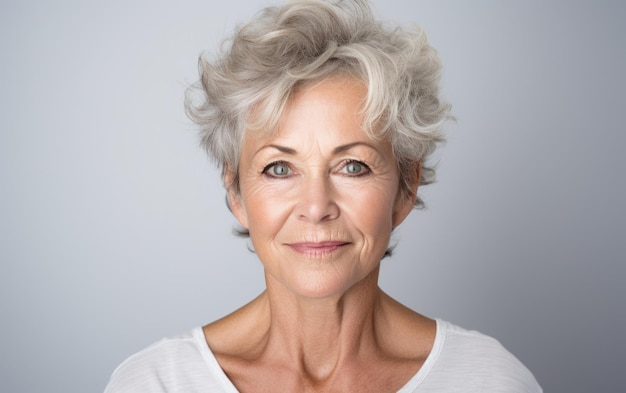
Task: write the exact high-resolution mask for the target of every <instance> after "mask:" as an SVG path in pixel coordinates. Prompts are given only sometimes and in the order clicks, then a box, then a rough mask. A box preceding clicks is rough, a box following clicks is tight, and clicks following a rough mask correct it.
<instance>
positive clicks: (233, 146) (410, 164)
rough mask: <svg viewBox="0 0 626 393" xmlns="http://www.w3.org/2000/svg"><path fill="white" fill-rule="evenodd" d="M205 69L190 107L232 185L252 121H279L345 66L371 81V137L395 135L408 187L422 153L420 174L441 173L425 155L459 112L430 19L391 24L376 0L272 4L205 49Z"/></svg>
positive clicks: (367, 116)
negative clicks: (430, 36)
mask: <svg viewBox="0 0 626 393" xmlns="http://www.w3.org/2000/svg"><path fill="white" fill-rule="evenodd" d="M224 48H225V49H224ZM199 72H200V81H198V82H197V83H196V84H195V85H193V86H192V87H191V88H190V89H189V90H188V92H187V97H186V102H185V108H186V110H187V113H188V115H189V117H190V118H191V119H192V120H193V121H194V122H196V123H197V124H198V125H199V126H200V127H201V137H202V145H203V146H204V147H205V148H206V150H207V151H208V153H209V155H210V156H211V157H212V158H213V159H214V160H215V162H216V163H217V165H218V166H219V167H221V168H222V171H223V173H224V171H226V170H228V171H231V173H232V174H233V175H234V176H233V179H232V183H231V184H226V187H227V188H231V187H232V188H234V189H235V190H236V191H238V190H239V185H238V181H239V180H238V176H237V173H238V166H239V154H240V149H241V145H242V141H243V136H244V132H245V131H246V129H248V130H252V129H254V130H269V131H272V130H274V129H275V128H276V126H277V124H278V122H279V119H280V117H281V115H282V113H283V111H284V109H285V107H286V105H287V102H288V101H289V99H290V97H291V95H292V94H293V93H294V91H295V90H296V89H298V88H300V87H302V86H303V85H305V84H309V83H315V82H319V81H323V80H325V79H327V78H330V77H332V76H335V75H338V74H340V75H346V76H351V77H355V78H357V79H359V80H360V81H362V82H363V83H364V84H365V85H366V86H367V91H368V93H367V98H366V101H365V104H364V107H363V117H364V124H363V127H364V129H365V130H366V132H367V133H368V135H369V136H370V137H371V138H373V139H380V138H388V140H389V141H390V143H391V145H392V147H393V151H394V153H395V156H396V159H397V160H398V168H399V173H400V184H401V186H402V188H403V190H404V191H405V192H408V193H412V192H413V191H411V190H410V189H409V185H410V184H415V180H416V179H415V175H412V173H415V171H414V169H415V166H416V165H417V163H418V162H421V164H422V177H421V179H419V184H422V185H424V184H429V183H431V182H433V181H434V178H435V171H434V168H433V167H432V166H430V165H429V164H428V163H426V162H425V160H426V159H427V158H428V157H429V156H430V155H431V154H432V152H433V151H434V150H435V148H436V146H437V144H438V143H439V142H442V141H443V140H444V138H443V135H442V127H443V124H444V122H445V121H446V120H447V119H449V118H450V115H449V109H450V106H449V105H448V104H447V103H445V102H442V101H440V99H439V78H440V73H441V64H440V61H439V57H438V55H437V52H436V51H435V50H434V49H433V48H432V47H431V46H430V45H429V44H428V42H427V40H426V35H425V34H424V32H423V31H422V30H421V29H419V28H417V27H416V28H415V29H411V30H405V29H402V28H394V29H386V28H385V27H384V26H383V25H382V24H381V23H380V22H378V21H376V20H375V19H374V16H373V15H372V12H371V10H370V7H369V5H368V4H367V1H366V0H335V1H323V0H297V1H289V2H287V3H286V4H285V5H283V6H281V7H270V8H266V9H264V10H263V11H261V12H260V13H259V14H257V16H256V17H255V18H254V19H253V20H252V21H250V22H249V23H247V24H245V25H244V26H242V27H239V28H238V29H237V30H236V32H235V34H234V36H233V37H232V38H231V39H230V40H228V41H225V45H224V46H223V49H222V53H221V54H220V56H219V57H218V58H217V59H216V60H215V61H213V62H212V61H209V60H208V59H207V58H206V56H201V57H200V60H199ZM198 93H199V94H198ZM422 205H423V204H422V201H421V199H420V198H417V200H416V206H418V207H421V206H422Z"/></svg>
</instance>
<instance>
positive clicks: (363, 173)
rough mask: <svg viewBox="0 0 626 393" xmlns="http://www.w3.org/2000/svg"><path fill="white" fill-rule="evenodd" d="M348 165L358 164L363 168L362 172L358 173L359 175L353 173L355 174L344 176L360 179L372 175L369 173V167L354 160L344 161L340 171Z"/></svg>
mask: <svg viewBox="0 0 626 393" xmlns="http://www.w3.org/2000/svg"><path fill="white" fill-rule="evenodd" d="M350 164H358V165H361V166H362V167H363V171H362V172H359V173H355V174H345V175H346V176H349V177H361V176H367V175H369V174H370V173H372V171H371V169H370V167H369V166H368V165H367V164H366V163H364V162H363V161H359V160H354V159H348V160H345V161H344V162H343V163H342V165H341V170H342V169H344V168H346V167H347V166H348V165H350Z"/></svg>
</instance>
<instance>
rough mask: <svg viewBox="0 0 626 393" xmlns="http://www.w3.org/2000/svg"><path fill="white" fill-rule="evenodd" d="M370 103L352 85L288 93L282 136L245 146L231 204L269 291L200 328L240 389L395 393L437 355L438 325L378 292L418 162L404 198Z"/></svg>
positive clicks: (335, 83)
mask: <svg viewBox="0 0 626 393" xmlns="http://www.w3.org/2000/svg"><path fill="white" fill-rule="evenodd" d="M366 95H367V89H366V88H365V86H364V85H363V84H362V83H360V82H359V81H356V80H354V79H351V78H348V77H336V78H334V79H331V80H327V81H325V82H321V83H319V84H317V85H314V86H312V87H310V88H308V89H302V90H301V91H298V92H297V93H296V94H295V95H294V97H293V99H292V100H291V102H290V103H289V106H288V108H287V109H286V111H285V113H284V114H283V117H282V118H281V125H280V127H279V130H278V131H277V132H275V133H274V134H272V135H270V136H258V135H256V136H250V135H248V133H247V134H246V136H245V138H244V143H243V147H242V151H241V157H240V162H239V173H238V174H239V186H240V187H239V188H240V190H238V191H234V190H230V192H229V201H230V205H231V208H232V211H233V214H234V215H235V217H236V218H237V220H238V221H239V223H240V224H241V225H242V226H243V227H245V228H248V229H249V231H250V236H251V240H252V243H253V245H254V249H255V251H256V254H257V256H258V257H259V259H260V260H261V262H262V263H263V265H264V269H265V281H266V285H267V289H266V291H265V292H263V293H262V294H261V295H259V296H258V297H257V298H256V299H254V300H253V301H252V302H250V303H249V304H247V305H245V306H244V307H242V308H241V309H239V310H237V311H235V312H234V313H232V314H231V315H228V316H226V317H225V318H223V319H221V320H218V321H216V322H214V323H211V324H209V325H207V326H205V327H204V333H205V337H206V340H207V344H208V345H209V347H210V348H211V350H212V351H213V353H214V354H215V356H216V358H217V360H218V362H219V363H220V365H221V367H222V368H223V370H224V371H225V373H226V374H227V376H228V377H229V378H230V380H231V381H232V382H233V383H234V385H235V386H236V387H237V389H238V390H239V391H240V392H242V393H247V392H255V393H258V392H274V393H275V392H289V393H291V392H377V393H381V392H396V391H397V390H398V389H400V388H401V387H402V386H404V385H405V384H406V383H407V382H408V381H409V379H411V377H412V376H413V375H415V373H416V372H417V371H418V370H419V369H420V367H421V366H422V365H423V363H424V361H425V360H426V358H427V357H428V354H429V353H430V351H431V349H432V346H433V342H434V338H435V333H436V323H435V321H433V320H430V319H428V318H426V317H423V316H421V315H419V314H417V313H415V312H413V311H411V310H409V309H408V308H406V307H404V306H402V305H401V304H400V303H398V302H396V301H395V300H393V299H392V298H390V297H389V296H387V295H386V294H385V293H383V292H382V291H381V290H380V289H379V287H378V283H377V282H378V273H379V269H380V260H381V258H382V257H383V255H384V253H385V250H386V248H387V246H388V244H389V237H390V235H391V230H392V228H394V227H396V226H398V225H399V224H400V223H401V222H402V221H403V220H404V219H405V218H406V216H407V215H408V214H409V213H410V211H411V210H412V208H413V204H414V202H415V197H416V192H417V186H418V184H417V181H418V179H419V178H420V165H419V163H417V164H416V165H415V170H416V172H415V175H416V176H411V177H412V178H413V179H414V180H415V184H413V185H412V188H411V190H414V192H413V193H412V194H411V195H409V194H408V193H407V192H404V191H402V190H401V187H400V183H399V175H398V166H397V160H396V158H395V156H394V153H393V149H392V148H391V144H390V143H389V142H387V141H385V140H372V139H371V138H370V137H369V136H368V135H367V134H366V133H365V132H364V131H363V129H362V127H361V124H362V118H361V117H360V116H361V115H360V113H361V111H360V109H361V108H362V104H363V102H364V100H365V97H366ZM226 176H227V179H226V180H227V181H226V184H230V182H229V181H228V180H229V179H228V177H229V176H232V175H229V174H228V173H227V174H226ZM231 178H232V177H231Z"/></svg>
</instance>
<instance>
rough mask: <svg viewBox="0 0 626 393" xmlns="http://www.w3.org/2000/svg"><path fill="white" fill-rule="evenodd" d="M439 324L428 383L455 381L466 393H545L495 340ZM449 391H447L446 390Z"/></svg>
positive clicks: (519, 363)
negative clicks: (475, 392)
mask: <svg viewBox="0 0 626 393" xmlns="http://www.w3.org/2000/svg"><path fill="white" fill-rule="evenodd" d="M437 323H438V336H439V337H438V340H437V341H436V344H435V348H433V355H434V356H435V357H436V359H435V360H434V363H433V366H432V369H431V370H430V372H429V376H428V378H427V380H425V381H424V382H426V383H427V384H428V383H429V384H433V385H438V384H446V383H447V382H446V381H449V380H454V381H455V385H457V386H463V387H464V391H469V392H471V391H489V392H529V393H530V392H533V393H535V392H541V391H542V390H541V387H540V386H539V384H538V383H537V381H536V379H535V377H534V376H533V375H532V373H531V372H530V371H529V370H528V369H527V368H526V367H525V366H524V365H523V364H522V363H521V362H520V361H519V360H518V359H517V358H516V357H515V356H514V355H513V354H512V353H511V352H509V351H508V350H506V348H504V347H503V346H502V344H500V342H498V340H496V339H494V338H493V337H489V336H487V335H484V334H482V333H479V332H477V331H474V330H466V329H463V328H461V327H458V326H456V325H453V324H451V323H449V322H445V321H440V320H438V321H437ZM443 391H445V390H443Z"/></svg>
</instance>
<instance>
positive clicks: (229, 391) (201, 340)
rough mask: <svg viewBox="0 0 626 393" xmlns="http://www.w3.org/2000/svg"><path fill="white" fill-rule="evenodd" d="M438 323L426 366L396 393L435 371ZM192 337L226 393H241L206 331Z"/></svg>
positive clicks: (440, 341) (441, 328)
mask: <svg viewBox="0 0 626 393" xmlns="http://www.w3.org/2000/svg"><path fill="white" fill-rule="evenodd" d="M435 322H436V323H437V331H436V333H435V341H434V342H433V347H432V349H431V350H430V353H429V354H428V357H426V360H425V361H424V364H422V367H420V369H419V370H417V372H416V373H415V374H414V375H413V376H412V377H411V379H409V380H408V381H407V383H405V384H404V386H402V387H401V388H400V390H398V391H397V392H396V393H411V392H413V391H414V390H415V389H417V387H418V386H419V385H420V384H421V383H422V382H423V381H424V379H426V377H427V376H428V374H429V373H430V371H431V370H432V369H433V367H434V365H435V363H436V362H437V359H438V358H439V355H440V354H441V351H442V349H443V345H444V342H445V339H446V332H447V325H446V323H445V322H444V321H442V320H441V319H439V318H436V319H435ZM192 335H193V338H194V340H195V343H196V346H197V347H198V350H199V351H200V354H201V355H202V358H203V359H204V362H205V363H206V365H207V366H208V368H209V370H210V371H211V372H212V374H213V375H214V376H215V377H217V378H218V379H219V382H220V384H221V385H222V387H223V388H224V389H225V393H239V391H238V390H237V388H236V387H235V385H234V384H233V382H232V381H231V380H230V378H228V376H227V375H226V373H225V372H224V369H222V367H221V366H220V364H219V363H218V361H217V358H216V357H215V354H214V353H213V351H211V348H210V347H209V345H208V344H207V341H206V337H205V336H204V330H203V329H202V327H201V326H198V327H196V328H195V329H193V330H192Z"/></svg>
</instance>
